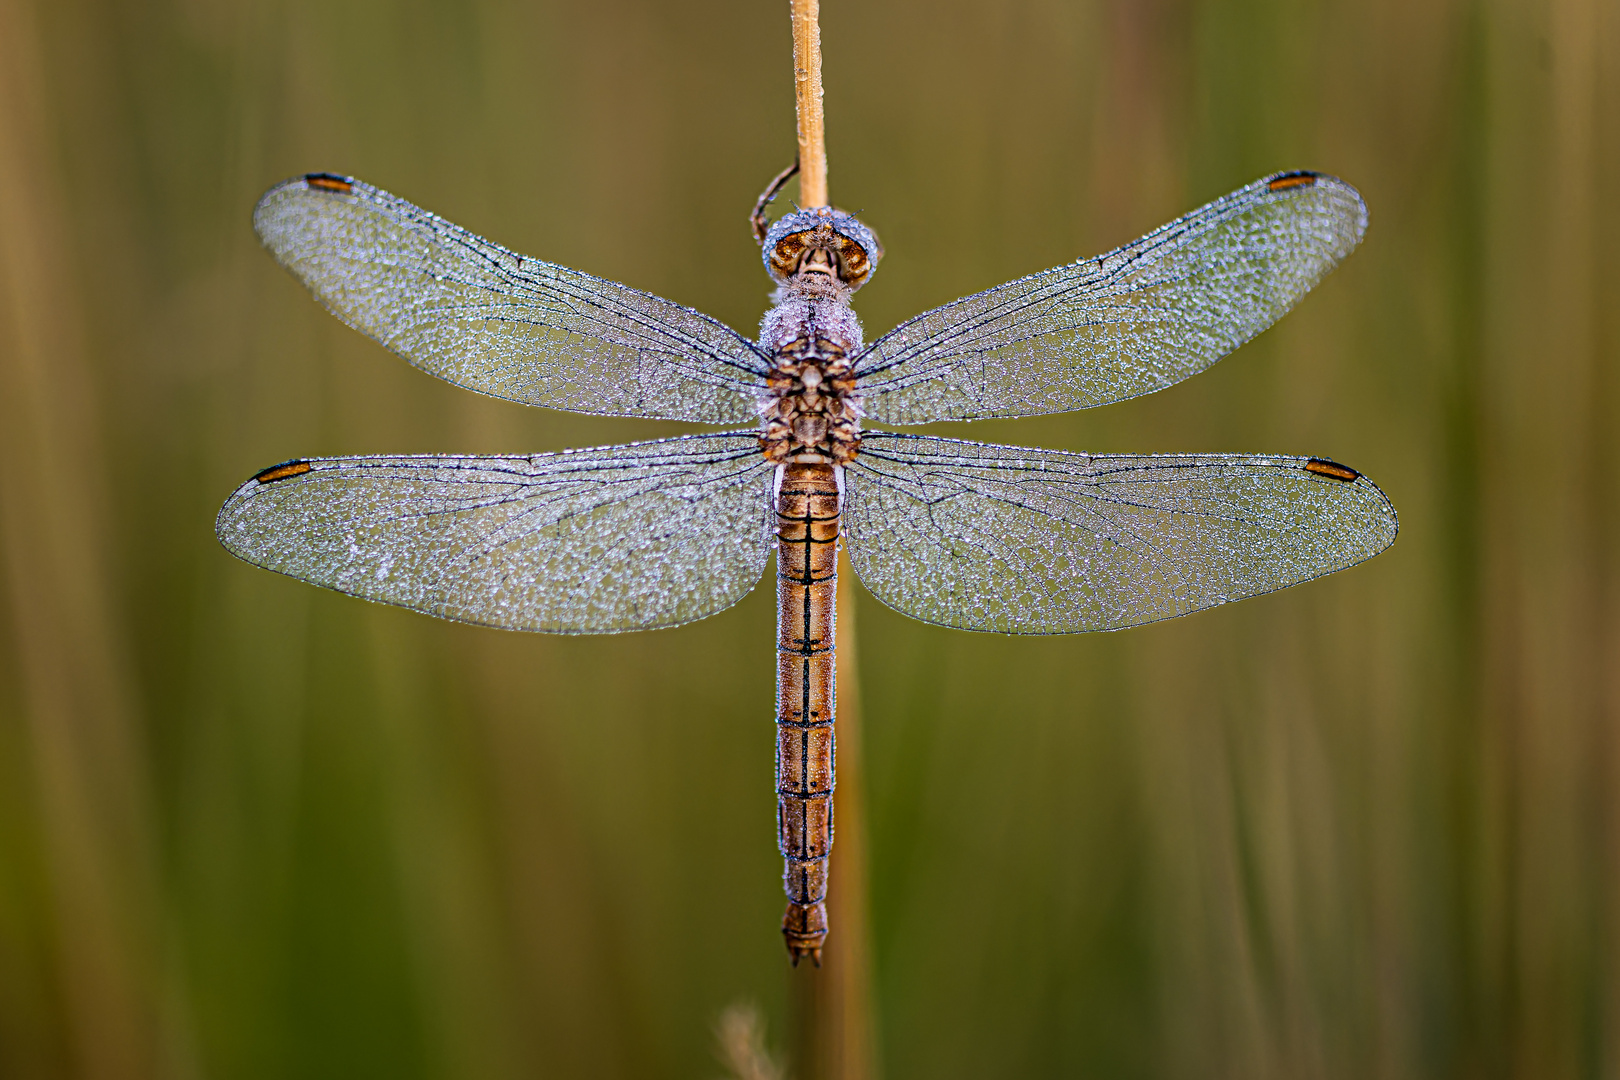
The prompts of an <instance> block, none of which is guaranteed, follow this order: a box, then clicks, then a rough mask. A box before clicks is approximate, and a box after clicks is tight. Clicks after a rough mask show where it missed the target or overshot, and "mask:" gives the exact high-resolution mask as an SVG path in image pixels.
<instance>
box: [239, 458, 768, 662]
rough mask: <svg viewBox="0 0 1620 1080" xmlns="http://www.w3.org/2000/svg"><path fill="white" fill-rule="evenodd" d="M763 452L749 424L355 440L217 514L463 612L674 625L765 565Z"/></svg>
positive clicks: (271, 552)
mask: <svg viewBox="0 0 1620 1080" xmlns="http://www.w3.org/2000/svg"><path fill="white" fill-rule="evenodd" d="M770 477H771V465H770V464H769V463H768V462H766V461H765V459H764V458H763V457H762V456H761V455H760V452H759V440H758V437H757V435H755V434H754V433H753V432H747V433H728V434H722V435H694V436H689V437H685V438H678V439H665V440H661V441H658V442H647V443H632V444H630V445H627V446H605V447H596V448H593V449H589V450H575V451H568V452H565V453H560V454H536V455H534V456H532V457H448V456H444V457H441V456H431V457H429V456H423V457H351V458H317V459H313V460H309V461H293V462H288V463H286V464H284V465H278V466H276V467H274V468H271V469H266V470H264V471H263V472H261V473H259V474H258V476H256V477H255V478H254V479H252V480H249V481H248V482H247V483H246V484H243V485H242V486H241V487H240V488H238V489H237V490H236V492H235V493H234V494H233V495H231V497H230V498H229V499H228V500H227V501H226V503H225V506H224V507H223V508H222V509H221V510H220V512H219V520H218V522H217V523H216V525H215V529H216V532H217V533H218V535H219V539H220V542H221V543H223V544H224V545H225V546H226V547H227V548H228V549H230V551H231V552H232V554H235V555H237V556H239V557H241V558H243V559H246V560H247V561H248V562H251V563H255V564H257V565H259V566H262V567H265V568H266V569H270V570H275V571H278V572H280V573H283V574H289V575H291V576H293V577H296V578H301V579H303V580H304V581H308V582H311V583H313V584H316V585H324V586H325V587H327V588H329V589H336V590H337V591H339V592H344V593H348V594H350V595H351V596H359V597H362V598H364V599H367V600H377V601H381V602H383V603H387V604H398V605H399V606H401V607H407V608H411V609H413V610H415V611H422V612H426V613H427V614H429V615H438V616H440V617H441V618H445V619H455V620H457V621H459V622H469V623H480V624H483V625H486V626H499V627H505V628H507V629H512V630H542V631H547V632H551V633H565V634H566V633H610V632H613V631H618V630H644V629H649V628H652V627H659V626H674V625H677V624H679V623H684V622H691V621H692V620H694V619H701V618H703V617H704V616H706V615H712V614H714V613H715V612H717V611H720V610H721V609H723V608H725V607H728V606H730V605H731V604H734V603H736V602H737V601H738V600H740V599H741V598H742V597H743V596H744V595H745V594H746V593H747V592H748V591H749V590H750V589H752V588H753V587H754V585H755V584H756V583H757V582H758V581H759V579H760V576H761V575H762V574H763V573H764V570H765V558H766V553H767V552H768V550H769V534H768V531H767V519H766V513H765V511H766V506H767V504H768V496H769V489H768V485H769V480H770Z"/></svg>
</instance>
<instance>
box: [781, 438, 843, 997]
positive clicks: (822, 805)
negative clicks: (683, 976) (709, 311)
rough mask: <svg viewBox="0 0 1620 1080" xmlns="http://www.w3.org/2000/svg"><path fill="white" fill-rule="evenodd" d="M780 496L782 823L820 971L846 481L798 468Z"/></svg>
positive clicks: (804, 948)
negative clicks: (841, 488) (841, 500)
mask: <svg viewBox="0 0 1620 1080" xmlns="http://www.w3.org/2000/svg"><path fill="white" fill-rule="evenodd" d="M782 468H783V471H782V482H781V485H780V487H779V490H778V493H777V497H776V537H777V548H776V597H777V617H776V618H777V621H776V627H777V630H776V659H777V666H776V817H777V842H778V846H779V848H780V849H781V852H782V858H783V868H782V884H783V888H784V889H785V890H786V892H787V897H788V906H787V913H786V914H785V915H784V916H783V917H782V934H783V937H784V938H785V939H786V941H787V947H788V952H789V954H790V955H792V957H793V962H794V963H795V964H797V963H798V962H799V958H800V957H802V956H809V957H810V959H811V960H812V961H814V962H815V963H816V964H817V965H818V966H819V965H820V963H821V947H822V943H823V942H824V941H825V940H826V938H827V907H826V903H825V901H826V899H827V856H828V854H829V852H830V851H831V849H832V839H833V804H832V797H833V786H834V765H833V755H834V736H833V720H834V702H835V701H836V700H837V694H836V687H835V685H834V679H835V668H834V651H833V646H834V620H835V617H836V611H837V590H838V509H839V507H838V479H837V475H836V473H835V471H834V469H835V467H834V466H833V465H831V464H830V463H825V462H813V463H805V462H797V461H795V462H789V463H787V464H785V465H784V466H783V467H782Z"/></svg>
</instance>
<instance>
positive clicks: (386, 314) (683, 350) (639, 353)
mask: <svg viewBox="0 0 1620 1080" xmlns="http://www.w3.org/2000/svg"><path fill="white" fill-rule="evenodd" d="M253 226H254V228H255V229H257V230H258V233H259V237H260V238H261V239H262V240H263V241H264V244H265V246H266V247H267V248H269V249H270V251H271V252H272V253H274V254H275V256H276V259H277V260H278V261H280V263H281V264H282V265H283V266H285V267H287V269H289V270H291V271H292V272H293V274H295V275H296V276H297V277H298V278H299V280H301V281H303V283H304V284H305V285H308V286H309V289H310V291H311V292H313V293H314V294H315V295H316V297H318V298H319V299H320V301H321V302H322V303H323V304H325V305H326V306H327V308H328V309H330V310H331V312H332V314H334V315H336V316H337V317H338V318H340V319H342V320H343V321H344V322H346V323H348V324H349V325H350V326H352V327H354V328H355V329H356V330H359V331H360V332H361V333H363V334H366V335H367V336H369V337H371V338H374V339H375V340H377V341H379V342H381V343H382V344H383V345H386V346H387V347H388V348H390V349H392V350H393V351H395V352H397V353H398V354H399V355H401V356H403V357H404V358H405V359H406V360H409V361H410V362H411V363H412V364H414V365H416V366H417V367H419V368H421V369H422V370H423V371H426V372H429V373H431V374H433V375H437V376H439V377H440V378H441V379H448V380H449V381H450V382H453V383H455V384H457V385H458V386H465V387H467V388H468V389H470V390H477V391H479V392H481V393H485V394H491V395H493V396H495V397H499V398H507V399H508V400H511V401H521V402H524V403H526V404H529V405H546V406H549V407H551V408H553V409H569V410H572V411H575V412H586V413H602V414H608V415H616V416H650V417H665V418H669V419H676V420H697V421H701V422H704V423H745V422H748V421H751V420H754V419H756V418H757V414H756V413H755V412H754V398H755V396H756V394H757V391H758V388H759V387H760V386H762V385H763V383H762V377H761V373H762V372H763V371H764V370H765V362H764V360H763V359H762V358H761V356H760V354H759V353H758V351H757V349H756V348H755V346H754V345H753V343H752V342H750V341H748V340H747V339H746V338H744V337H743V336H742V335H741V334H739V333H737V332H736V331H735V330H733V329H731V328H730V327H728V326H726V325H725V324H723V323H720V322H717V321H715V320H714V319H711V318H709V317H708V316H707V315H704V314H701V313H700V312H696V311H693V310H692V309H691V308H687V307H682V306H681V305H679V304H676V303H674V302H672V301H669V300H664V299H662V298H660V297H657V296H653V295H652V294H650V293H644V292H641V291H639V290H637V289H632V288H629V287H628V286H625V285H619V284H616V283H614V282H611V281H604V280H602V279H601V278H596V277H592V276H591V275H589V274H582V273H580V272H579V271H578V270H570V269H568V268H567V267H563V266H557V265H555V264H553V263H548V262H541V261H540V260H539V259H532V258H529V257H527V256H524V255H518V254H516V253H514V252H511V251H508V250H506V249H505V248H503V247H500V246H499V245H497V244H492V243H490V242H489V241H488V240H485V239H483V238H481V237H478V236H474V235H473V234H472V233H470V232H468V231H467V230H465V229H462V228H459V227H457V226H455V225H452V224H450V223H449V222H448V221H445V220H443V219H442V218H439V217H437V216H435V215H433V214H430V213H428V212H427V211H426V210H423V209H420V208H419V207H416V206H413V205H411V204H410V203H408V202H406V201H405V200H404V199H401V198H398V197H396V196H394V195H390V194H388V193H387V192H386V191H379V190H377V189H376V188H374V187H372V186H371V185H369V184H363V183H360V182H359V181H357V180H351V179H348V178H346V177H336V176H328V175H325V174H313V175H310V176H306V177H302V178H300V179H297V180H289V181H287V182H286V183H284V184H279V185H277V186H276V187H273V188H271V189H270V190H269V191H268V192H266V193H265V195H264V198H262V199H260V200H259V205H258V206H257V207H256V208H255V209H254V211H253Z"/></svg>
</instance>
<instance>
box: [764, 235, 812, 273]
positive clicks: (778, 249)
mask: <svg viewBox="0 0 1620 1080" xmlns="http://www.w3.org/2000/svg"><path fill="white" fill-rule="evenodd" d="M807 235H809V234H808V233H802V232H797V233H790V234H789V235H787V236H784V237H782V239H780V240H778V241H777V242H776V246H775V247H774V248H772V249H771V269H772V270H774V271H775V272H776V273H778V274H780V275H781V276H782V277H785V278H787V277H792V276H793V275H794V274H795V273H797V272H798V269H799V260H800V259H802V258H804V249H805V246H806V245H805V240H804V238H805V237H806V236H807Z"/></svg>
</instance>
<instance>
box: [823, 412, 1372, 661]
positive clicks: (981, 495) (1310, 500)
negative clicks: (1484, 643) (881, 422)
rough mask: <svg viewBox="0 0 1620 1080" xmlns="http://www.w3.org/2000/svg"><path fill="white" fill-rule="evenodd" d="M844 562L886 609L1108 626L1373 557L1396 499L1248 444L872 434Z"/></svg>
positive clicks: (1344, 473)
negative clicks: (1029, 442)
mask: <svg viewBox="0 0 1620 1080" xmlns="http://www.w3.org/2000/svg"><path fill="white" fill-rule="evenodd" d="M845 478H846V479H845V506H844V528H845V530H846V532H847V535H848V539H849V550H850V558H851V560H852V561H853V563H854V566H855V570H856V572H857V573H858V574H859V575H860V578H861V581H862V582H863V583H864V584H865V585H866V587H867V588H868V589H870V590H871V591H872V593H873V594H874V595H876V596H877V598H878V599H879V600H882V601H883V602H884V603H885V604H888V605H889V606H890V607H893V608H895V609H896V610H898V611H901V612H904V613H905V614H907V615H910V616H912V617H913V618H917V619H922V620H923V621H924V622H931V623H938V624H939V625H942V626H955V627H960V628H962V629H964V630H992V631H997V632H1000V633H1005V634H1069V633H1076V632H1079V631H1083V630H1117V629H1121V628H1123V627H1127V626H1137V625H1140V624H1141V623H1147V622H1153V621H1155V620H1158V619H1168V618H1171V617H1173V616H1176V615H1186V614H1187V613H1189V612H1193V611H1199V610H1202V609H1203V608H1208V607H1214V606H1215V605H1216V604H1224V603H1226V602H1228V601H1231V600H1241V599H1243V598H1244V597H1248V596H1258V595H1260V594H1261V593H1268V592H1272V591H1274V590H1276V589H1281V588H1284V587H1286V586H1288V585H1296V584H1298V583H1299V582H1302V581H1309V580H1310V579H1311V578H1316V577H1321V576H1322V575H1323V574H1329V573H1332V572H1333V571H1335V570H1342V569H1344V568H1345V567H1347V566H1354V565H1355V564H1356V563H1359V562H1361V561H1363V560H1365V559H1370V558H1372V557H1373V556H1374V555H1376V554H1378V553H1379V552H1380V551H1382V550H1384V549H1385V548H1386V547H1388V546H1389V545H1390V544H1391V543H1393V542H1394V540H1395V531H1396V528H1397V522H1396V519H1395V510H1394V508H1393V507H1391V506H1390V504H1389V500H1388V499H1386V498H1385V497H1384V493H1383V492H1381V491H1379V490H1378V488H1377V487H1375V486H1374V485H1373V483H1372V482H1371V481H1370V480H1368V479H1367V478H1366V477H1364V476H1362V475H1361V474H1359V473H1357V472H1356V471H1355V470H1354V469H1349V468H1346V467H1345V466H1343V465H1337V464H1334V463H1333V462H1329V461H1324V460H1322V459H1319V458H1302V457H1281V456H1272V455H1257V456H1256V455H1244V454H1108V455H1096V456H1088V455H1085V454H1068V453H1062V452H1059V451H1055V450H1036V449H1032V448H1029V447H1023V446H992V445H988V444H985V443H973V442H961V441H959V440H955V439H935V438H923V437H918V436H913V435H896V434H890V433H880V432H868V433H867V434H865V435H864V436H863V437H862V439H861V453H860V456H859V457H858V458H856V459H855V460H854V461H853V462H851V463H850V464H849V465H847V466H845Z"/></svg>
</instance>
